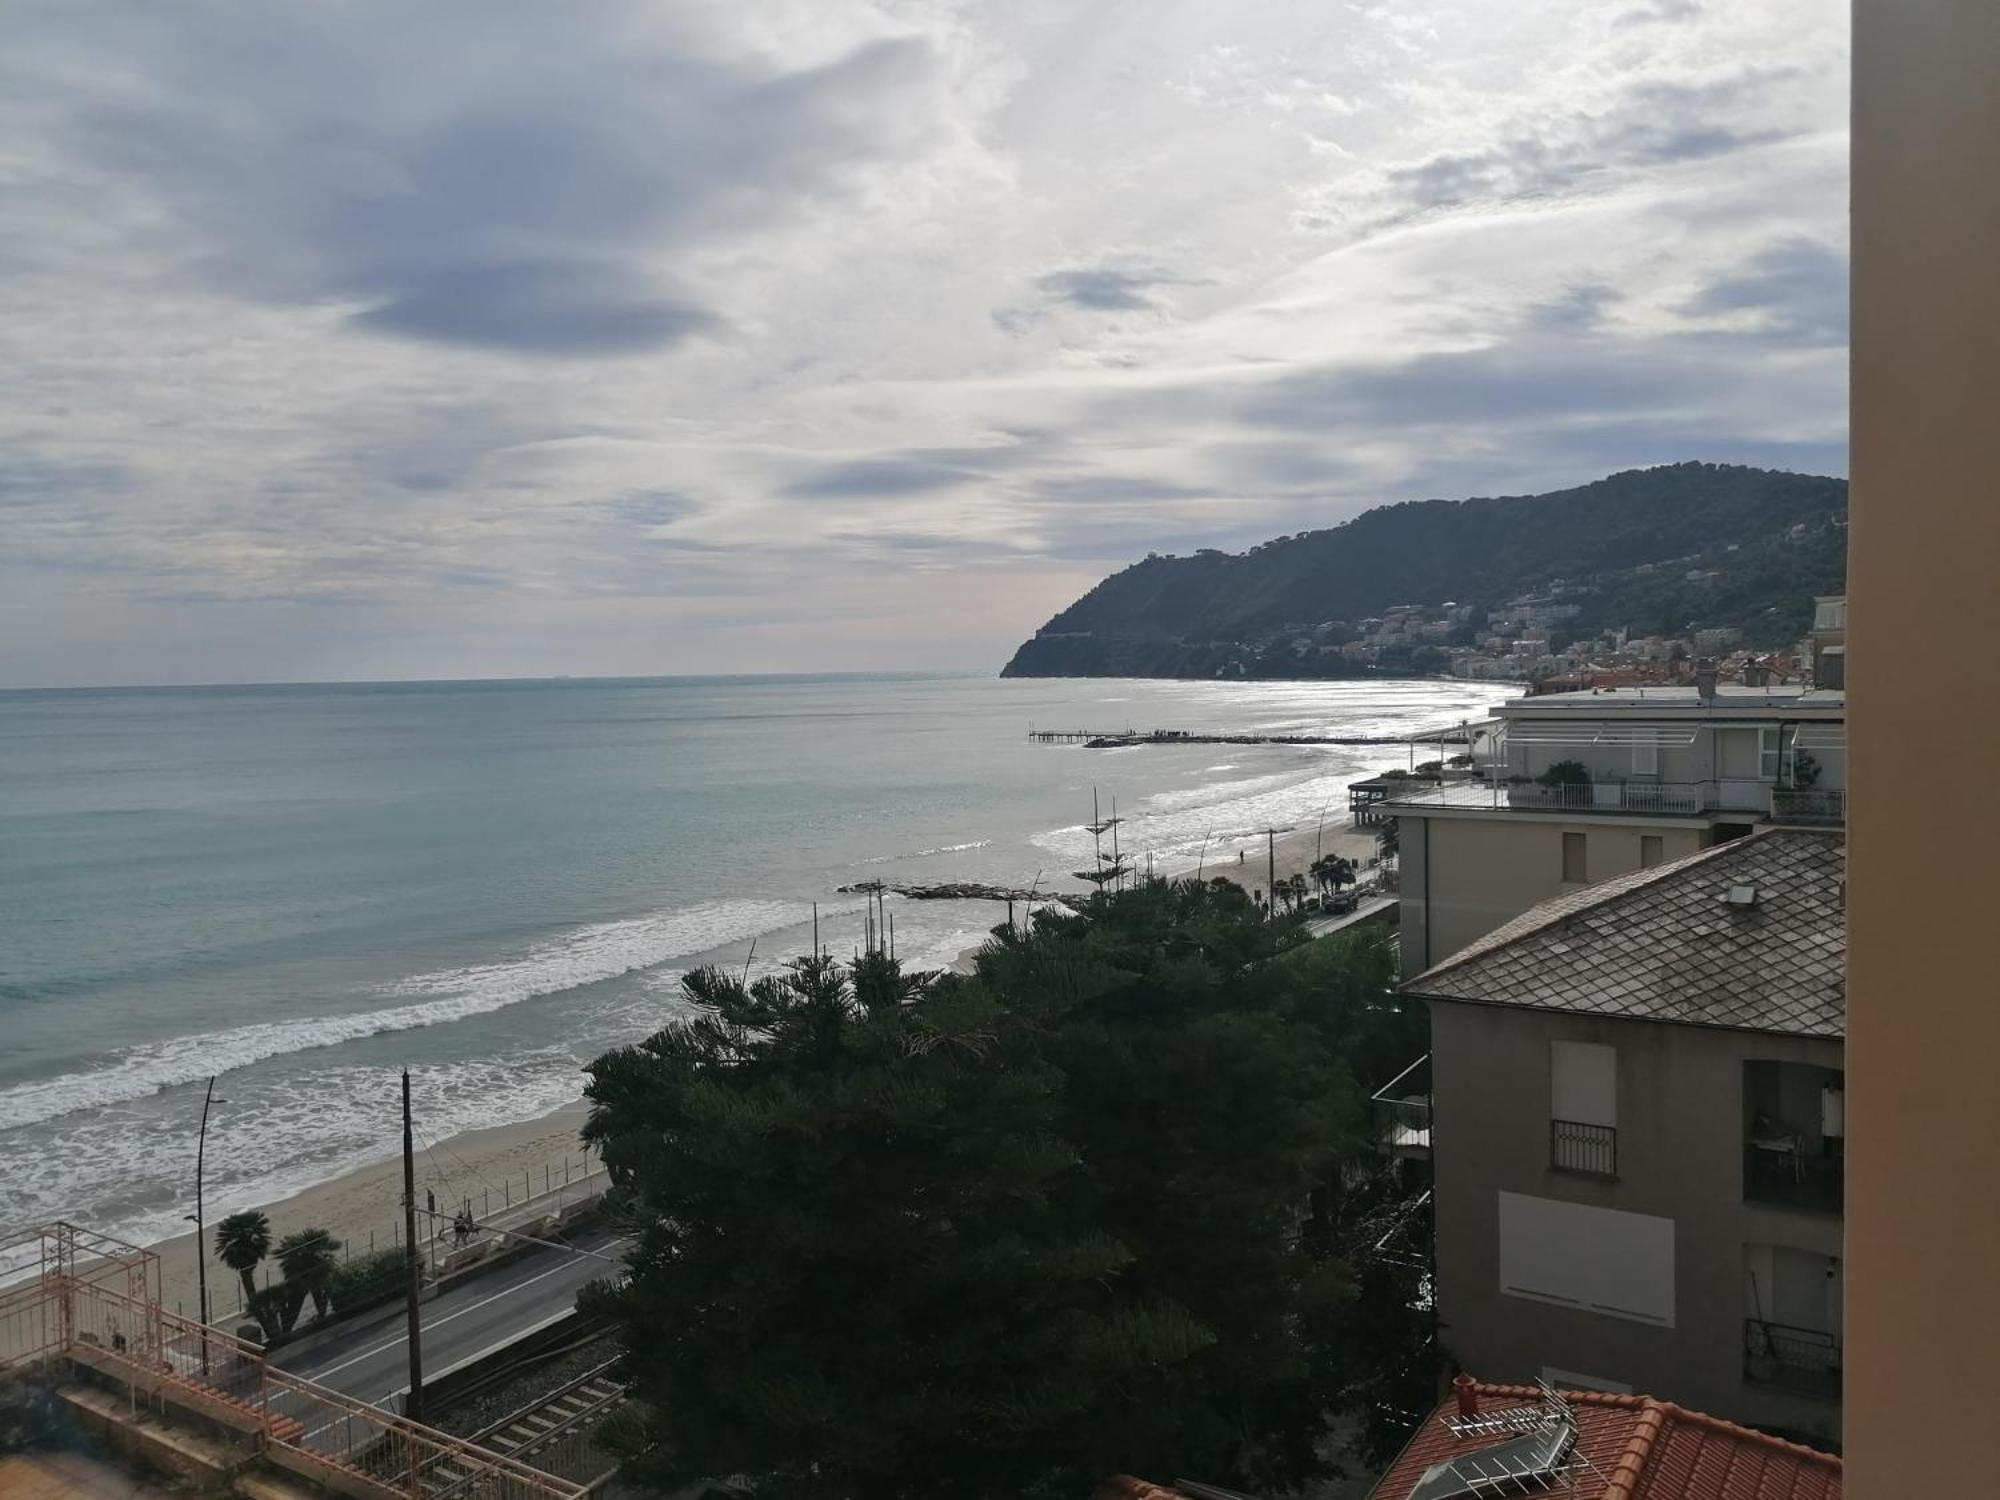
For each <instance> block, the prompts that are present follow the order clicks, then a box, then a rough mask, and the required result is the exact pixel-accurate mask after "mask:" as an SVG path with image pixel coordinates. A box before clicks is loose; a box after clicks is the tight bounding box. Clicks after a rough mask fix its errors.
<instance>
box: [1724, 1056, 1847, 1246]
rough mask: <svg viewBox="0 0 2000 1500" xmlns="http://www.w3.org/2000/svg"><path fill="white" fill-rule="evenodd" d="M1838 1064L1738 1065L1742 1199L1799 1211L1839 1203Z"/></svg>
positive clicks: (1830, 1210) (1841, 1081)
mask: <svg viewBox="0 0 2000 1500" xmlns="http://www.w3.org/2000/svg"><path fill="white" fill-rule="evenodd" d="M1845 1081H1846V1080H1845V1075H1844V1074H1843V1073H1842V1072H1841V1071H1840V1070H1839V1069H1838V1068H1822V1067H1814V1066H1812V1065H1810V1064H1807V1063H1792V1062H1773V1061H1768V1060H1762V1059H1759V1060H1753V1061H1748V1062H1745V1063H1744V1064H1743V1201H1744V1202H1746V1203H1764V1204H1768V1205H1770V1206H1771V1207H1773V1208H1788V1209H1793V1210H1795V1211H1797V1212H1800V1213H1811V1214H1839V1213H1841V1212H1842V1211H1843V1209H1844V1207H1845V1203H1844V1199H1845V1177H1846V1172H1845V1162H1844V1157H1845V1147H1846V1130H1847V1126H1846V1115H1847V1110H1846V1097H1847V1096H1846V1092H1845Z"/></svg>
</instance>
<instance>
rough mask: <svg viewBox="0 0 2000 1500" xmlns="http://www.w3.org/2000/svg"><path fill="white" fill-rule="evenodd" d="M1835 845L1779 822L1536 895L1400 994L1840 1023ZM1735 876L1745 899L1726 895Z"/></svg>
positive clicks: (1690, 1021) (1679, 1018)
mask: <svg viewBox="0 0 2000 1500" xmlns="http://www.w3.org/2000/svg"><path fill="white" fill-rule="evenodd" d="M1845 877H1846V851H1845V849H1844V847H1843V845H1842V835H1841V834H1840V833H1838V832H1837V831H1826V832H1819V831H1814V830H1807V829H1793V828H1777V829H1769V830H1766V831H1764V832H1761V833H1756V834H1752V835H1750V836H1749V837H1746V838H1740V839H1732V840H1730V841H1729V842H1728V843H1724V844H1717V845H1715V846H1714V847H1712V848H1708V849H1704V850H1702V851H1700V852H1699V853H1697V854H1691V855H1688V856H1687V857H1686V858H1685V859H1678V860H1675V861H1673V862H1672V863H1671V864H1664V865H1656V866H1655V867H1654V868H1652V869H1650V870H1640V871H1637V872H1635V873H1633V874H1630V875H1621V876H1618V877H1617V878H1616V879H1613V880H1607V881H1604V882H1603V883H1602V884H1599V885H1593V886H1586V887H1585V888H1584V889H1582V890H1579V891H1572V892H1569V893H1568V894H1566V895H1562V896H1558V897H1556V898H1555V899H1554V900H1552V901H1544V902H1543V903H1542V904H1541V905H1540V906H1537V907H1534V908H1532V909H1531V910H1529V911H1527V912H1525V913H1523V914H1522V915H1521V916H1519V917H1516V918H1515V919H1514V920H1513V921H1511V922H1509V923H1507V924H1506V926H1504V927H1501V928H1498V929H1496V930H1495V931H1493V932H1490V933H1488V934H1487V935H1486V936H1485V937H1483V938H1481V939H1479V940H1478V941H1477V942H1475V943H1472V944H1470V945H1469V946H1467V947H1465V948H1462V949H1460V950H1459V951H1458V952H1457V953H1454V954H1453V955H1452V956H1451V957H1450V958H1448V959H1446V960H1445V961H1444V962H1443V963H1441V964H1436V965H1434V966H1432V967H1431V968H1429V969H1427V970H1425V971H1424V972H1423V973H1421V974H1419V975H1417V976H1416V977H1415V978H1414V979H1410V980H1407V981H1405V982H1404V984H1403V986H1402V989H1403V992H1404V993H1405V994H1412V995H1422V996H1425V997H1427V998H1432V999H1440V1000H1469V1001H1475V1002H1480V1003H1483V1004H1488V1005H1518V1006H1525V1007H1529V1008H1531V1009H1535V1010H1564V1011H1578V1012H1582V1013H1585V1014H1591V1015H1607V1016H1630V1017H1635V1018H1638V1019H1641V1020H1652V1021H1675V1022H1680V1023H1682V1024H1685V1025H1691V1026H1728V1027H1735V1028H1738V1029H1741V1030H1747V1031H1765V1032H1780V1033H1788V1034H1792V1035H1797V1036H1824V1037H1842V1036H1845V1035H1846V1032H1847V989H1846V958H1847V919H1846V912H1845V910H1844V905H1843V901H1842V882H1843V881H1844V879H1845ZM1733 887H1748V888H1749V889H1750V890H1752V891H1754V893H1755V899H1754V900H1753V901H1751V902H1750V903H1749V904H1747V905H1732V904H1730V903H1729V902H1728V901H1727V900H1725V899H1724V898H1725V897H1726V896H1727V894H1728V893H1729V891H1730V890H1731V889H1732V888H1733Z"/></svg>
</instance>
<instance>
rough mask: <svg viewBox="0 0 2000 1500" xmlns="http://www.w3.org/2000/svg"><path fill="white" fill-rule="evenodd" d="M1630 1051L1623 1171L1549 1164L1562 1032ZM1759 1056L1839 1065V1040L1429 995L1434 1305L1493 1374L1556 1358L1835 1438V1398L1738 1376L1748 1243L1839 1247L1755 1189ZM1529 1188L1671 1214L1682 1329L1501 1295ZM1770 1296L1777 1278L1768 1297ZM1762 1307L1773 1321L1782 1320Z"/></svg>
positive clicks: (1640, 1386) (1465, 1359)
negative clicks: (1509, 1224)
mask: <svg viewBox="0 0 2000 1500" xmlns="http://www.w3.org/2000/svg"><path fill="white" fill-rule="evenodd" d="M1556 1040H1563V1041H1578V1042H1596V1043H1600V1044H1603V1045H1608V1046H1613V1047H1616V1048H1617V1049H1618V1070H1617V1071H1618V1177H1617V1179H1616V1180H1615V1181H1605V1180H1601V1179H1597V1178H1591V1177H1584V1176H1580V1175H1578V1174H1576V1173H1572V1172H1561V1171H1556V1170H1554V1169H1552V1168H1551V1167H1550V1166H1549V1081H1550V1080H1549V1071H1550V1063H1549V1057H1550V1043H1551V1042H1552V1041H1556ZM1751 1058H1769V1059H1774V1060H1778V1061H1784V1062H1800V1063H1812V1064H1815V1065H1818V1066H1822V1067H1832V1068H1838V1067H1839V1066H1840V1065H1841V1047H1840V1044H1839V1043H1837V1042H1831V1041H1822V1040H1817V1039H1813V1038H1801V1037H1768V1036H1757V1035H1753V1034H1750V1033H1746V1032H1735V1031H1723V1030H1718V1029H1713V1028H1706V1027H1695V1026H1670V1025H1663V1024H1660V1023H1657V1022H1650V1021H1621V1020H1611V1019H1606V1018H1598V1017H1586V1016H1568V1015H1560V1014H1555V1013H1548V1012H1540V1011H1527V1010H1518V1009H1513V1008H1508V1007H1500V1006H1482V1005H1462V1004H1453V1003H1449V1002H1441V1001H1434V1002H1432V1004H1431V1067H1432V1087H1433V1098H1434V1100H1435V1109H1436V1115H1435V1120H1434V1125H1433V1131H1432V1141H1433V1148H1432V1149H1433V1165H1434V1168H1435V1174H1436V1194H1437V1196H1436V1204H1437V1255H1438V1311H1439V1314H1440V1317H1441V1318H1442V1321H1443V1331H1442V1337H1443V1339H1444V1342H1445V1345H1446V1347H1447V1349H1449V1350H1450V1351H1451V1353H1452V1354H1453V1356H1454V1357H1455V1358H1456V1359H1457V1360H1458V1361H1459V1363H1460V1364H1461V1365H1462V1366H1463V1367H1464V1368H1466V1369H1468V1370H1470V1371H1472V1372H1473V1373H1474V1374H1475V1375H1477V1376H1478V1377H1479V1378H1480V1379H1482V1380H1506V1381H1516V1380H1531V1379H1533V1378H1534V1377H1535V1376H1536V1375H1537V1374H1538V1373H1539V1372H1540V1371H1541V1369H1542V1368H1543V1367H1545V1366H1554V1367H1556V1368H1559V1369H1563V1370H1570V1371H1575V1372H1578V1373H1581V1374H1587V1375H1591V1376H1594V1377H1598V1378H1601V1379H1604V1380H1608V1381H1616V1382H1622V1383H1624V1384H1627V1385H1630V1386H1632V1387H1633V1388H1634V1389H1635V1390H1638V1391H1642V1392H1646V1393H1648V1394H1651V1395H1656V1396H1661V1397H1665V1398H1668V1399H1671V1400H1675V1401H1680V1402H1683V1403H1685V1404H1687V1405H1689V1406H1693V1407H1695V1408H1698V1409H1700V1410H1703V1411H1708V1412H1713V1413H1715V1414H1716V1415H1718V1416H1724V1417H1729V1418H1732V1419H1734V1420H1737V1421H1742V1422H1750V1423H1754V1424H1757V1425H1761V1426H1775V1427H1780V1428H1784V1429H1788V1430H1790V1431H1793V1432H1799V1433H1816V1434H1820V1435H1822V1436H1824V1437H1826V1438H1832V1437H1834V1436H1835V1435H1836V1434H1837V1432H1838V1427H1839V1420H1840V1417H1839V1408H1838V1407H1837V1406H1836V1405H1834V1404H1832V1403H1829V1402H1826V1401H1820V1400H1815V1399H1812V1398H1810V1397H1803V1396H1797V1395H1793V1394H1791V1393H1788V1392H1783V1391H1775V1390H1771V1389H1768V1388H1764V1387H1759V1386H1753V1385H1751V1384H1749V1383H1747V1382H1746V1381H1745V1380H1744V1378H1743V1347H1744V1330H1743V1320H1744V1318H1745V1317H1746V1316H1747V1315H1749V1313H1750V1311H1751V1307H1750V1298H1749V1292H1748V1278H1747V1275H1746V1266H1747V1264H1749V1263H1750V1261H1751V1258H1752V1255H1753V1254H1761V1253H1763V1252H1761V1251H1753V1250H1752V1249H1751V1248H1749V1247H1764V1246H1774V1245H1775V1246H1784V1247H1789V1248H1792V1249H1795V1250H1799V1251H1805V1252H1809V1253H1811V1254H1813V1255H1815V1256H1819V1257H1838V1256H1839V1255H1840V1253H1841V1248H1840V1246H1841V1227H1840V1220H1839V1219H1838V1218H1835V1217H1832V1216H1830V1215H1824V1214H1811V1213H1804V1212H1798V1211H1793V1210H1790V1209H1785V1208H1779V1207H1774V1206H1769V1205H1765V1204H1756V1203H1745V1202H1744V1201H1743V1192H1742V1184H1743V1145H1744V1141H1743V1129H1742V1114H1741V1109H1740V1107H1739V1103H1738V1101H1739V1099H1740V1097H1741V1093H1742V1088H1743V1064H1744V1062H1745V1060H1747V1059H1751ZM1502 1191H1506V1192H1512V1193H1527V1194H1532V1195H1534V1196H1536V1197H1542V1198H1554V1199H1559V1200H1562V1201H1564V1202H1571V1203H1582V1204H1588V1205H1593V1206H1596V1207H1600V1208H1610V1209H1618V1210H1622V1211H1624V1212H1629V1213H1640V1214H1652V1215H1657V1216H1659V1217H1662V1218H1668V1219H1672V1220H1673V1221H1674V1226H1675V1228H1674V1260H1675V1277H1674V1281H1675V1287H1674V1301H1675V1326H1674V1327H1672V1328H1670V1329H1669V1328H1659V1327H1652V1326H1648V1325H1646V1324H1644V1323H1638V1322H1632V1321H1628V1320H1625V1319H1622V1318H1615V1317H1610V1316H1605V1315H1602V1314H1598V1313H1593V1312H1587V1311H1583V1310H1581V1309H1577V1308H1570V1307H1561V1306H1556V1305H1552V1304H1550V1303H1546V1302H1539V1301H1531V1300H1528V1299H1525V1298H1522V1297H1517V1296H1511V1295H1505V1294H1503V1293H1502V1292H1501V1291H1500V1269H1499V1232H1498V1222H1497V1218H1498V1195H1499V1194H1500V1193H1501V1192H1502ZM1764 1295H1766V1296H1768V1287H1767V1286H1766V1289H1765V1291H1764ZM1770 1315H1771V1314H1770V1312H1769V1309H1768V1304H1767V1306H1766V1316H1770Z"/></svg>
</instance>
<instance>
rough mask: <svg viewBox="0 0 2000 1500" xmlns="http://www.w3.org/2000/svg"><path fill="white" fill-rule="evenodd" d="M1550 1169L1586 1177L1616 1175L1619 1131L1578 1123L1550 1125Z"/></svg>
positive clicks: (1564, 1122)
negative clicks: (1576, 1173)
mask: <svg viewBox="0 0 2000 1500" xmlns="http://www.w3.org/2000/svg"><path fill="white" fill-rule="evenodd" d="M1549 1165H1550V1166H1551V1167H1553V1168H1554V1169H1555V1170H1556V1171H1558V1172H1578V1173H1581V1174H1582V1175H1584V1176H1586V1177H1616V1176H1617V1175H1618V1127H1617V1126H1616V1125H1586V1124H1584V1123H1583V1122H1582V1121H1580V1120H1551V1121H1549Z"/></svg>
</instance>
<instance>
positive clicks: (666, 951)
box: [0, 900, 827, 1130]
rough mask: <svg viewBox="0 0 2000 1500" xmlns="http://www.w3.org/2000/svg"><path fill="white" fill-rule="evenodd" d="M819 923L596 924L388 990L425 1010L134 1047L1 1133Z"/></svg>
mask: <svg viewBox="0 0 2000 1500" xmlns="http://www.w3.org/2000/svg"><path fill="white" fill-rule="evenodd" d="M826 910H827V909H826V908H822V911H826ZM810 919H811V908H810V907H809V906H802V905H800V904H799V903H797V902H782V901H745V900H737V901H713V902H705V903H703V904H701V905H699V906H692V907H684V908H681V909H679V910H676V911H670V912H662V913H659V914H657V915H654V916H648V917H634V918H629V919H626V920H623V921H617V922H601V923H596V924H594V925H592V926H588V927H581V928H578V929H576V930H575V931H573V932H569V933H565V934H563V935H561V936H559V937H556V938H553V939H550V940H549V941H547V942H544V943H539V944H537V945H535V946H534V947H532V948H530V949H528V951H527V952H525V953H523V954H521V955H520V956H519V957H516V958H512V959H502V960H497V961H495V962H493V963H486V964H472V965H467V966H465V967H462V968H453V969H441V970H438V971H435V972H432V973H426V974H417V975H413V976H411V977H410V978H408V979H404V980H401V981H399V982H397V983H395V984H393V985H390V986H389V987H387V989H386V990H384V991H382V994H383V996H384V997H385V998H395V999H408V998H412V997H417V996H424V997H428V998H424V999H420V1000H418V1001H417V1003H415V1004H405V1005H391V1006H387V1007H384V1008H381V1009H376V1010H361V1011H355V1012H352V1013H348V1014H343V1015H331V1016H307V1017H300V1018H297V1019H293V1020H285V1021H259V1022H254V1023H252V1024H250V1025H247V1026H232V1027H229V1028H227V1029H225V1030H221V1031H210V1032H203V1033H199V1034H197V1035H193V1036H184V1037H174V1038H172V1039H171V1040H168V1041H162V1042H149V1043H146V1044H144V1045H141V1046H137V1047H132V1048H128V1049H126V1050H125V1051H123V1052H121V1053H118V1054H117V1055H115V1056H114V1057H113V1058H112V1059H111V1060H110V1061H108V1062H105V1063H103V1064H101V1065H99V1066H96V1067H92V1068H85V1069H81V1070H79V1071H77V1072H73V1073H66V1074H63V1075H61V1076H60V1077H56V1078H49V1079H44V1080H41V1081H39V1082H35V1083H24V1084H17V1085H16V1086H15V1087H13V1088H10V1089H7V1090H4V1091H0V1130H11V1129H16V1128H18V1127H20V1126H23V1125H33V1124H37V1123H39V1122H41V1121H44V1120H51V1119H55V1118H56V1117H58V1116H60V1115H66V1114H70V1113H72V1112H74V1111H76V1110H82V1109H96V1108H102V1107H103V1106H105V1105H108V1104H119V1103H123V1102H125V1101H127V1100H131V1099H141V1098H144V1097H146V1096H147V1095H149V1094H154V1093H157V1092H159V1091H160V1090H161V1089H166V1088H172V1087H174V1086H176V1085H178V1084H185V1083H193V1082H194V1081H196V1080H197V1079H201V1078H206V1077H208V1076H209V1075H210V1074H212V1073H227V1072H230V1071H231V1070H233V1069H236V1068H243V1067H248V1066H250V1065H251V1064H253V1063H258V1062H262V1061H264V1060H265V1059H267V1058H272V1057H281V1056H285V1055H288V1054H291V1053H295V1052H305V1051H309V1050H311V1049H313V1048H317V1047H334V1046H338V1045H340V1044H341V1043H342V1042H351V1041H356V1040H358V1039H360V1038H362V1037H369V1036H379V1035H381V1034H383V1033H385V1032H392V1031H410V1030H414V1029H415V1028H417V1027H422V1026H439V1025H445V1024H448V1023H450V1022H452V1021H460V1020H464V1019H465V1018H466V1017H468V1016H477V1015H483V1014H485V1013H487V1012H489V1011H495V1010H500V1009H502V1008H504V1007H506V1006H509V1005H515V1004H518V1003H520V1002H521V1001H523V1000H532V999H535V998H537V997H539V996H543V995H552V994H559V993H561V992H562V991H564V990H571V989H575V988H577V987H578V986H580V985H586V984H596V983H598V982H600V981H602V980H606V979H614V978H616V977H617V976H619V975H621V974H629V973H632V972H633V971H635V970H641V969H650V968H653V967H655V966H656V965H659V964H663V963H667V962H669V961H670V960H673V959H676V958H686V957H689V956H691V955H693V954H698V953H705V952H707V951H708V950H710V949H712V948H719V947H722V946H723V945H725V944H728V943H734V942H740V941H742V940H743V939H745V938H752V937H757V936H760V935H761V934H764V933H768V932H776V931H782V930H784V929H785V928H787V927H794V926H797V925H798V924H800V923H801V922H805V921H809V920H810Z"/></svg>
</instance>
